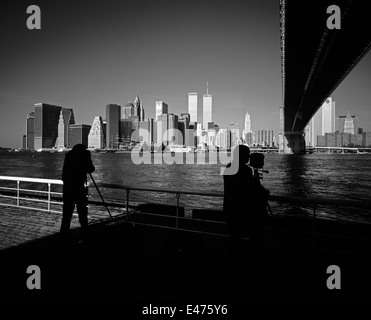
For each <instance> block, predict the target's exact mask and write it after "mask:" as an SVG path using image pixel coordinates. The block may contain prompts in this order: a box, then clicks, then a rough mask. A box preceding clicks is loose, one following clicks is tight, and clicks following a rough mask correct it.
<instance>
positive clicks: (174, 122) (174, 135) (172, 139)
mask: <svg viewBox="0 0 371 320" xmlns="http://www.w3.org/2000/svg"><path fill="white" fill-rule="evenodd" d="M168 119H169V120H168V121H169V122H168V123H169V128H168V130H169V132H168V137H169V144H181V143H180V137H179V134H178V133H179V131H178V116H177V115H175V114H172V113H170V114H169V117H168Z"/></svg>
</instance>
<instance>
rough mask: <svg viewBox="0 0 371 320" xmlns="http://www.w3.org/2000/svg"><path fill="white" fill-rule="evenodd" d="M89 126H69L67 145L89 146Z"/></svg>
mask: <svg viewBox="0 0 371 320" xmlns="http://www.w3.org/2000/svg"><path fill="white" fill-rule="evenodd" d="M89 131H90V125H88V124H71V125H69V126H68V135H69V141H70V142H69V143H70V144H71V146H74V145H76V144H80V143H82V144H83V145H84V146H87V145H88V144H89V142H88V136H89Z"/></svg>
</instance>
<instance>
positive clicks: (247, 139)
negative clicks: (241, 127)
mask: <svg viewBox="0 0 371 320" xmlns="http://www.w3.org/2000/svg"><path fill="white" fill-rule="evenodd" d="M244 140H245V142H246V144H247V145H248V146H252V145H253V144H254V134H253V133H252V132H247V133H245V135H244Z"/></svg>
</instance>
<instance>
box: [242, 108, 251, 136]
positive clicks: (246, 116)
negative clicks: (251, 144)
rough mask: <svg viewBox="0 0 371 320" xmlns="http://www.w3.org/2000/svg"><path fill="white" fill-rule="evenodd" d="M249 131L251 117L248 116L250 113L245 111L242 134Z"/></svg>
mask: <svg viewBox="0 0 371 320" xmlns="http://www.w3.org/2000/svg"><path fill="white" fill-rule="evenodd" d="M249 132H251V118H250V114H249V113H248V112H246V114H245V128H244V129H243V136H244V137H245V135H246V134H247V133H249Z"/></svg>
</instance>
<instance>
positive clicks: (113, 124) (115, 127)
mask: <svg viewBox="0 0 371 320" xmlns="http://www.w3.org/2000/svg"><path fill="white" fill-rule="evenodd" d="M120 120H121V106H119V105H118V104H108V105H107V106H106V122H107V125H106V147H107V148H108V149H115V148H116V147H117V144H118V142H119V141H118V140H119V139H120V136H121V134H120Z"/></svg>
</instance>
